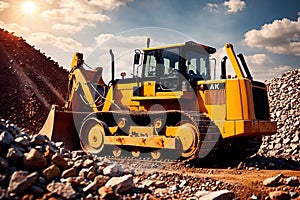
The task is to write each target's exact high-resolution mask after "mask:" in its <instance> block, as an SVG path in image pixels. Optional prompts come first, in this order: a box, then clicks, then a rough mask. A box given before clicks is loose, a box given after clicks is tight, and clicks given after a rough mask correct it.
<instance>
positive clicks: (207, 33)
mask: <svg viewBox="0 0 300 200" xmlns="http://www.w3.org/2000/svg"><path fill="white" fill-rule="evenodd" d="M0 27H1V28H4V29H6V30H8V31H10V32H14V34H15V35H16V36H20V37H23V38H24V39H25V40H26V42H28V43H29V44H30V45H33V46H34V47H35V48H36V49H40V50H41V52H44V53H45V55H47V56H50V57H51V58H52V59H53V60H55V61H57V62H58V63H59V65H60V66H63V67H65V68H66V69H69V65H70V64H71V60H72V56H73V54H74V53H75V52H82V53H83V54H84V60H85V63H86V64H87V66H88V67H91V68H94V67H99V66H100V67H103V68H104V77H105V79H106V81H109V74H110V69H109V66H110V56H109V53H108V52H109V49H112V50H113V52H114V54H115V57H116V73H117V77H118V75H119V74H120V72H121V71H126V72H127V74H130V73H131V71H132V64H133V53H134V50H135V49H143V48H144V47H145V46H146V38H147V37H150V38H151V46H156V45H164V44H173V43H182V42H186V41H189V40H193V41H196V42H199V43H202V44H205V45H209V46H212V47H215V48H216V49H217V52H216V55H215V57H216V58H217V70H218V69H219V68H220V59H221V58H222V57H223V56H225V50H224V48H223V47H224V44H226V43H232V44H233V45H234V49H235V51H236V53H243V55H244V56H245V59H246V62H247V64H248V66H249V68H250V71H251V72H252V75H253V77H254V79H256V80H261V81H264V80H267V79H271V78H273V77H279V76H280V75H281V74H283V73H284V72H287V71H289V70H294V69H298V68H300V0H185V1H182V0H152V1H149V0H72V1H70V0H36V1H34V0H24V1H23V0H5V1H1V0H0Z"/></svg>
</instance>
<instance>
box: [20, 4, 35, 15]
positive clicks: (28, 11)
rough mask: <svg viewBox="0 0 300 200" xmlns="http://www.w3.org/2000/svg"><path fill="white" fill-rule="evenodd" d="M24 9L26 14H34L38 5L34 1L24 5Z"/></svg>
mask: <svg viewBox="0 0 300 200" xmlns="http://www.w3.org/2000/svg"><path fill="white" fill-rule="evenodd" d="M22 9H23V12H24V13H26V14H32V13H33V12H34V11H35V9H36V5H35V3H34V2H33V1H27V2H24V3H23V5H22Z"/></svg>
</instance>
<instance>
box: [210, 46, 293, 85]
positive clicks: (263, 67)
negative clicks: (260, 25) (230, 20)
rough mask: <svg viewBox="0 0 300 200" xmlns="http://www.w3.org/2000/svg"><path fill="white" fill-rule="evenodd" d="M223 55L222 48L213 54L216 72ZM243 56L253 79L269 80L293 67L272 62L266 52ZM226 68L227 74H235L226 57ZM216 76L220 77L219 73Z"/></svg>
mask: <svg viewBox="0 0 300 200" xmlns="http://www.w3.org/2000/svg"><path fill="white" fill-rule="evenodd" d="M225 55H226V51H225V49H224V48H220V49H218V50H217V52H216V53H215V54H214V57H215V58H216V60H217V73H220V72H219V71H220V70H218V69H219V68H218V67H220V66H221V60H222V58H223V57H224V56H225ZM244 58H245V61H246V63H247V66H248V68H249V70H250V72H251V75H252V77H253V78H254V80H259V81H265V80H270V79H272V78H274V77H278V76H280V75H281V74H283V73H285V72H287V71H289V70H293V69H294V68H293V67H291V66H288V65H284V66H282V65H280V66H276V65H275V64H274V63H273V62H272V59H271V58H270V57H269V56H268V55H266V54H253V55H246V56H244ZM226 70H227V74H228V75H231V76H235V72H234V70H233V67H232V65H231V63H230V60H229V59H227V62H226ZM218 77H220V74H217V78H218Z"/></svg>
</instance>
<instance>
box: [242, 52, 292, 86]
mask: <svg viewBox="0 0 300 200" xmlns="http://www.w3.org/2000/svg"><path fill="white" fill-rule="evenodd" d="M245 60H246V62H247V65H248V67H249V69H250V71H251V72H252V76H253V77H254V79H255V80H261V81H264V80H270V79H272V78H274V77H278V76H280V75H281V74H283V73H285V72H287V71H289V70H293V67H291V66H287V65H284V66H282V65H280V66H275V65H274V63H273V62H272V60H271V58H270V57H269V56H267V55H266V54H253V55H250V56H245Z"/></svg>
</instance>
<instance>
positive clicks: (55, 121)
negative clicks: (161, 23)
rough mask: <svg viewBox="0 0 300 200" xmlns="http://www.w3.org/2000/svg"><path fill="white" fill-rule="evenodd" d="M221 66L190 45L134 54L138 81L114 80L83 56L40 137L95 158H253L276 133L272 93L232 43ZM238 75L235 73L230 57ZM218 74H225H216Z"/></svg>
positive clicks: (74, 61)
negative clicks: (89, 65)
mask: <svg viewBox="0 0 300 200" xmlns="http://www.w3.org/2000/svg"><path fill="white" fill-rule="evenodd" d="M224 48H225V50H226V53H227V55H226V56H224V57H223V59H222V60H221V62H220V67H219V68H217V61H216V59H214V58H213V54H214V53H215V52H216V49H215V48H213V47H210V46H207V45H203V44H200V43H196V42H194V41H188V42H185V43H180V44H172V45H166V46H158V47H149V43H148V45H147V48H145V49H143V50H142V51H141V50H139V49H136V50H135V51H134V59H133V68H132V71H133V72H132V76H130V77H126V72H122V73H121V76H120V78H118V79H116V78H115V60H114V54H113V52H112V50H109V53H110V55H111V60H112V61H111V81H109V83H107V84H106V83H105V82H104V80H103V77H102V72H103V68H101V67H98V68H95V69H85V67H84V65H85V61H84V59H83V54H82V53H78V52H77V53H75V54H74V56H73V59H72V63H71V67H70V73H69V85H68V94H67V97H66V103H65V106H64V107H63V109H59V108H58V107H57V106H56V105H53V106H52V107H51V110H50V112H49V115H48V118H47V120H46V122H45V124H44V126H43V128H42V129H41V130H40V132H39V134H43V135H47V136H48V137H49V138H50V139H51V140H53V141H63V142H64V144H65V145H66V147H67V148H68V149H70V150H74V149H83V150H84V151H86V152H89V153H92V154H96V155H103V154H104V155H106V154H111V155H112V156H115V157H120V156H122V155H125V154H126V155H128V154H130V155H131V156H133V157H141V156H143V155H147V156H150V157H151V158H152V159H161V158H163V157H164V158H165V157H167V158H170V157H171V158H172V159H178V158H180V159H191V158H195V157H197V158H205V157H209V156H212V155H215V153H216V152H222V153H223V154H224V153H227V155H233V154H234V155H242V156H247V155H251V154H253V153H255V151H257V149H258V148H259V146H260V144H261V137H262V136H263V135H270V134H274V133H276V123H275V122H272V121H271V120H270V115H269V103H268V95H267V87H266V85H265V84H264V83H262V82H259V81H255V80H253V77H252V75H251V73H250V70H249V68H248V66H247V64H246V61H245V59H244V57H243V55H242V54H238V55H236V54H235V52H234V50H233V45H232V44H229V43H228V44H225V46H224ZM228 58H229V61H230V63H231V69H233V71H234V73H235V74H234V75H229V74H227V73H228V71H229V70H228V69H230V68H229V67H228V66H227V65H228V64H227V59H228ZM217 71H218V72H219V73H220V76H217V75H216V74H217Z"/></svg>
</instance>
